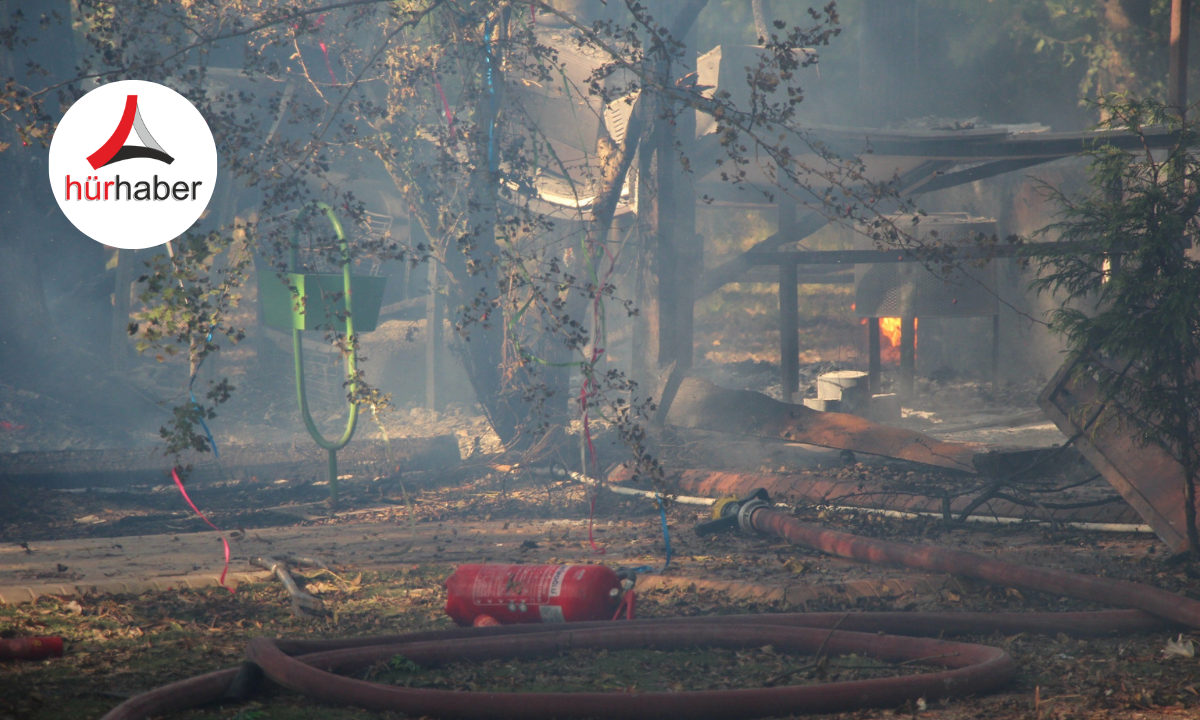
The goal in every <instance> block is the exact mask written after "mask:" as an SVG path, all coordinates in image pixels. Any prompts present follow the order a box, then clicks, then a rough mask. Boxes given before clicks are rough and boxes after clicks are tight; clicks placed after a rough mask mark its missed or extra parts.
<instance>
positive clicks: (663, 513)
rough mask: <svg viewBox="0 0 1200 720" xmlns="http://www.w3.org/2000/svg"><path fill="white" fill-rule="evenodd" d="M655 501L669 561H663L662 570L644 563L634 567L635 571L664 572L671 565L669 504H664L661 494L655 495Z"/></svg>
mask: <svg viewBox="0 0 1200 720" xmlns="http://www.w3.org/2000/svg"><path fill="white" fill-rule="evenodd" d="M654 502H656V503H658V518H659V520H660V521H661V522H662V531H663V545H664V546H665V547H666V553H667V561H666V562H665V563H663V566H662V570H655V569H654V568H652V567H650V566H649V565H642V566H640V567H635V568H634V569H633V571H634V572H635V573H652V572H664V571H665V570H666V569H667V568H669V567H671V531H670V530H668V529H667V506H666V505H664V504H663V499H662V496H661V495H655V496H654Z"/></svg>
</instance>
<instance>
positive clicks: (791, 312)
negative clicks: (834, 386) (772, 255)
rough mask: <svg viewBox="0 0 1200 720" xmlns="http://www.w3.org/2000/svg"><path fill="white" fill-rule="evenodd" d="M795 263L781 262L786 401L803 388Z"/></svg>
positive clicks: (781, 354)
mask: <svg viewBox="0 0 1200 720" xmlns="http://www.w3.org/2000/svg"><path fill="white" fill-rule="evenodd" d="M796 291H797V288H796V266H795V265H794V264H793V263H783V264H781V265H780V266H779V371H780V378H779V384H780V389H781V390H782V391H783V399H784V402H792V398H793V395H794V394H795V393H796V392H797V391H798V390H799V389H800V308H799V300H798V298H797V292H796Z"/></svg>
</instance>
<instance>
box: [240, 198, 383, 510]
mask: <svg viewBox="0 0 1200 720" xmlns="http://www.w3.org/2000/svg"><path fill="white" fill-rule="evenodd" d="M316 209H317V210H318V211H320V212H322V213H323V214H324V215H325V217H326V218H328V220H329V223H330V225H332V227H333V232H334V234H335V235H336V237H337V241H338V247H339V250H340V257H339V258H338V260H337V265H338V266H339V269H340V272H336V273H320V272H304V271H303V267H302V266H301V263H300V230H301V228H302V226H303V224H304V221H305V219H306V218H307V217H308V215H309V213H311V212H312V209H311V208H305V209H304V210H302V211H301V212H299V213H297V215H296V217H295V219H294V221H293V222H292V231H291V240H290V244H289V258H288V272H287V273H283V274H279V275H275V276H273V277H272V276H270V275H267V274H266V273H262V274H260V275H259V284H258V285H259V297H260V299H261V302H262V303H263V320H264V322H265V323H266V325H267V326H268V327H273V328H278V329H281V330H291V331H292V356H293V360H294V364H295V373H296V399H297V401H298V402H299V404H300V416H301V417H302V418H304V427H305V428H306V429H307V430H308V434H309V435H311V436H312V438H313V440H315V441H316V443H317V445H319V446H321V447H322V448H323V449H324V450H325V451H326V452H327V453H329V502H330V504H331V505H336V504H337V500H338V470H337V452H338V450H341V449H342V448H344V447H346V445H347V444H348V443H349V442H350V438H352V437H354V429H355V426H356V425H357V423H358V402H357V401H356V400H355V399H354V398H355V397H356V395H357V393H358V354H357V348H358V337H357V335H356V333H363V332H370V331H372V330H374V329H375V326H376V324H377V323H378V321H379V308H380V307H381V305H382V303H383V290H384V286H385V285H386V284H387V278H386V277H377V276H370V275H354V274H351V272H350V247H349V242H348V241H347V239H346V233H345V230H344V229H343V228H342V223H341V221H340V220H338V217H337V214H336V213H334V211H333V208H332V207H330V206H329V205H327V204H325V203H317V204H316ZM304 330H322V331H326V332H336V333H339V334H344V336H345V338H346V352H345V367H346V388H347V400H346V404H347V407H348V415H347V418H346V426H345V429H344V430H343V431H342V434H341V437H339V438H337V439H336V440H329V439H326V438H325V436H324V435H322V434H321V431H320V430H319V429H318V428H317V425H316V423H315V422H313V418H312V413H311V412H309V408H308V397H307V394H306V393H305V386H304V346H303V343H302V342H301V339H302V337H301V334H300V333H301V332H302V331H304Z"/></svg>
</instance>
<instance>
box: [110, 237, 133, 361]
mask: <svg viewBox="0 0 1200 720" xmlns="http://www.w3.org/2000/svg"><path fill="white" fill-rule="evenodd" d="M132 284H133V251H132V250H117V281H116V284H115V286H114V288H113V314H112V334H111V336H110V340H109V361H110V363H111V365H112V369H113V370H114V371H117V372H119V371H121V370H123V369H124V368H125V361H126V360H128V358H129V294H130V292H132V289H131V285H132Z"/></svg>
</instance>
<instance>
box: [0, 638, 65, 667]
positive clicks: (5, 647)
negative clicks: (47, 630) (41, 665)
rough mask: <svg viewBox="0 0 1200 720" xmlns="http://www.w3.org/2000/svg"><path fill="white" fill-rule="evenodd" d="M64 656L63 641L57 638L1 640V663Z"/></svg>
mask: <svg viewBox="0 0 1200 720" xmlns="http://www.w3.org/2000/svg"><path fill="white" fill-rule="evenodd" d="M62 654H63V639H62V638H61V637H57V636H54V637H24V638H12V639H11V640H0V661H4V660H44V659H46V658H51V657H62Z"/></svg>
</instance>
